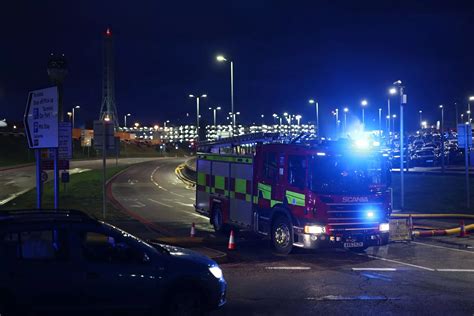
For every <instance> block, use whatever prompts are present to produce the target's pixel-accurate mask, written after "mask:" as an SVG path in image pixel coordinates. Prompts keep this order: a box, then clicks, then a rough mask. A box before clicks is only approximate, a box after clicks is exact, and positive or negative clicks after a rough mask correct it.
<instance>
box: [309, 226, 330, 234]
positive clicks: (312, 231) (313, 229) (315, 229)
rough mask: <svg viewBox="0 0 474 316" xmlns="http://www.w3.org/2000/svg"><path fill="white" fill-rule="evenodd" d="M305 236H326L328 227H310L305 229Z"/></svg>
mask: <svg viewBox="0 0 474 316" xmlns="http://www.w3.org/2000/svg"><path fill="white" fill-rule="evenodd" d="M304 232H305V234H324V233H325V232H326V227H324V226H319V225H309V226H305V227H304Z"/></svg>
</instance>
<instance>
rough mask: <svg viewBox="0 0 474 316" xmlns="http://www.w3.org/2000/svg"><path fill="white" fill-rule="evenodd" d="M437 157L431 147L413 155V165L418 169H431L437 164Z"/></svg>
mask: <svg viewBox="0 0 474 316" xmlns="http://www.w3.org/2000/svg"><path fill="white" fill-rule="evenodd" d="M438 159H439V156H438V155H437V154H436V152H435V150H433V149H431V147H424V148H423V149H421V150H417V151H416V152H415V154H414V155H413V164H414V165H415V166H418V167H433V166H435V165H436V164H437V163H438Z"/></svg>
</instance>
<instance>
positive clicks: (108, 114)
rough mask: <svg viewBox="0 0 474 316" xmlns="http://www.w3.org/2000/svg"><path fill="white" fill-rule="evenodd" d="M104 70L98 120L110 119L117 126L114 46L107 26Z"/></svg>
mask: <svg viewBox="0 0 474 316" xmlns="http://www.w3.org/2000/svg"><path fill="white" fill-rule="evenodd" d="M103 56H104V57H103V59H104V61H103V63H104V72H103V78H102V106H101V108H100V117H99V119H100V120H104V119H106V120H110V121H111V122H113V123H114V125H115V127H118V126H119V125H118V123H119V122H118V114H117V106H116V104H115V71H114V70H115V67H114V47H113V37H112V32H111V31H110V29H109V28H108V29H107V30H106V31H105V33H104V52H103Z"/></svg>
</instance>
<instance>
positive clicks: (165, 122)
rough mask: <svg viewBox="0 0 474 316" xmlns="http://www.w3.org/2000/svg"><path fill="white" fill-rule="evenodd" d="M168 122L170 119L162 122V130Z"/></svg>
mask: <svg viewBox="0 0 474 316" xmlns="http://www.w3.org/2000/svg"><path fill="white" fill-rule="evenodd" d="M169 122H170V120H166V121H164V122H163V129H164V130H166V124H167V123H169Z"/></svg>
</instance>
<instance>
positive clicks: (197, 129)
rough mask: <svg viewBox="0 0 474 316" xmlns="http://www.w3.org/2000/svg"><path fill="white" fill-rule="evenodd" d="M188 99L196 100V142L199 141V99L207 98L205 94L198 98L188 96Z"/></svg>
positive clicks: (192, 95)
mask: <svg viewBox="0 0 474 316" xmlns="http://www.w3.org/2000/svg"><path fill="white" fill-rule="evenodd" d="M189 97H190V98H196V134H197V141H199V99H200V98H207V94H202V95H201V96H200V97H199V96H195V95H194V94H190V95H189Z"/></svg>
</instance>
